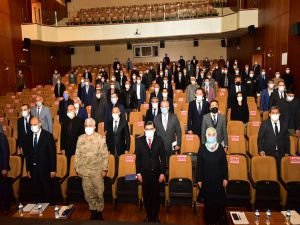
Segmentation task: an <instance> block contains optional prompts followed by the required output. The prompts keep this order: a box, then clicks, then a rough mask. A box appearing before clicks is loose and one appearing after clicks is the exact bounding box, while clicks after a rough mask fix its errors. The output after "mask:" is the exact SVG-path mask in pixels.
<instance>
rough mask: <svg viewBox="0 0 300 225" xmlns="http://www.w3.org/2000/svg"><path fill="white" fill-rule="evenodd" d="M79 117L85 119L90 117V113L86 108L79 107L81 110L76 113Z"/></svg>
mask: <svg viewBox="0 0 300 225" xmlns="http://www.w3.org/2000/svg"><path fill="white" fill-rule="evenodd" d="M76 116H77V117H78V118H79V119H81V120H83V121H85V120H86V119H87V118H88V113H87V111H86V109H85V108H83V107H79V110H78V112H77V115H76Z"/></svg>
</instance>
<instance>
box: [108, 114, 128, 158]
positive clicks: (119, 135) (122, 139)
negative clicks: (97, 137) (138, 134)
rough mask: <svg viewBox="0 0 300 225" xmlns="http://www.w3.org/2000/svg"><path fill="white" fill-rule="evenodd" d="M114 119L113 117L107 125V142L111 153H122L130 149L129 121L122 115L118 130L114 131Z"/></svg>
mask: <svg viewBox="0 0 300 225" xmlns="http://www.w3.org/2000/svg"><path fill="white" fill-rule="evenodd" d="M113 123H114V121H113V120H112V119H111V120H110V121H109V122H108V123H107V126H106V131H107V132H106V143H107V148H108V150H109V151H110V153H111V154H113V155H114V154H115V151H117V152H116V153H117V154H118V155H122V154H124V153H125V151H129V149H130V133H129V127H128V123H127V121H126V120H125V118H124V117H120V121H119V125H118V129H117V132H116V133H114V131H113V130H114V124H113Z"/></svg>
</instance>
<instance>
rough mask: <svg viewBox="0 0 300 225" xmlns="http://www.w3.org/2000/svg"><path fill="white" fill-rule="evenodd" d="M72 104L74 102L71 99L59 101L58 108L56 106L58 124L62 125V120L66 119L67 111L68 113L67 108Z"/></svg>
mask: <svg viewBox="0 0 300 225" xmlns="http://www.w3.org/2000/svg"><path fill="white" fill-rule="evenodd" d="M72 104H74V101H73V100H72V99H68V100H67V101H65V100H64V99H63V100H61V101H59V106H58V115H59V122H60V123H62V122H63V120H65V119H66V117H67V111H68V106H69V105H72Z"/></svg>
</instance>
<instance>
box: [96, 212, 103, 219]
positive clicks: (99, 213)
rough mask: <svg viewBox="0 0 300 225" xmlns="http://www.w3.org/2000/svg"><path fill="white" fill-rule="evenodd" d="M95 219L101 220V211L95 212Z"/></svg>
mask: <svg viewBox="0 0 300 225" xmlns="http://www.w3.org/2000/svg"><path fill="white" fill-rule="evenodd" d="M97 220H103V215H102V212H99V211H98V212H97Z"/></svg>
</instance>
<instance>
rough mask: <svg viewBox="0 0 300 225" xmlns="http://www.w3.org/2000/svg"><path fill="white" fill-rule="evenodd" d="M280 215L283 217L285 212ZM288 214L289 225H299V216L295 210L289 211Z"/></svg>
mask: <svg viewBox="0 0 300 225" xmlns="http://www.w3.org/2000/svg"><path fill="white" fill-rule="evenodd" d="M281 213H282V214H283V215H284V216H285V214H286V211H281ZM290 213H291V224H293V225H300V215H299V214H298V213H297V212H296V211H295V210H291V211H290Z"/></svg>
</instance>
